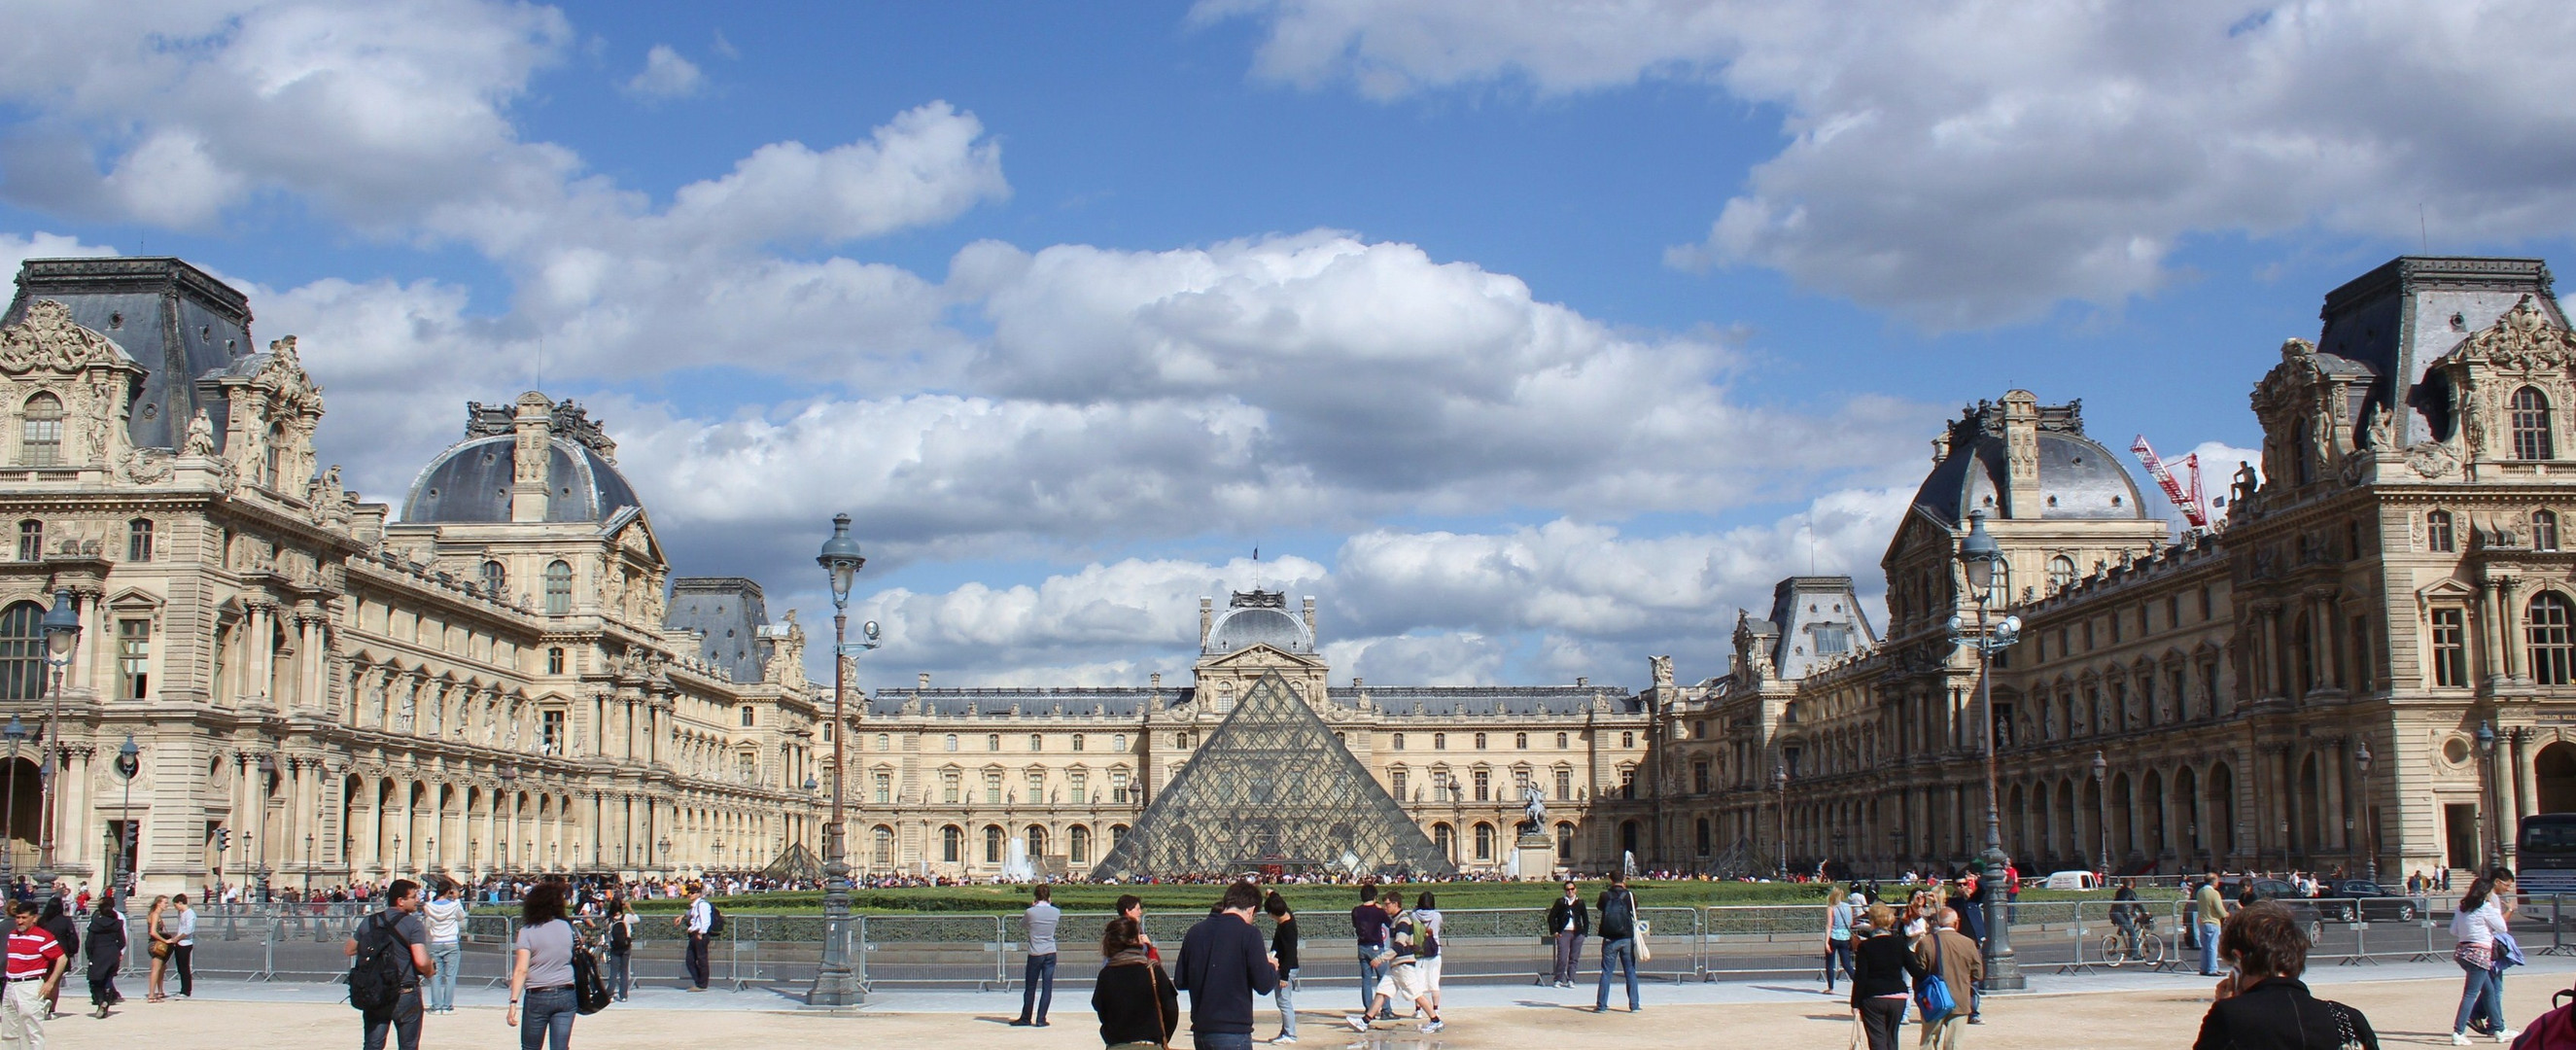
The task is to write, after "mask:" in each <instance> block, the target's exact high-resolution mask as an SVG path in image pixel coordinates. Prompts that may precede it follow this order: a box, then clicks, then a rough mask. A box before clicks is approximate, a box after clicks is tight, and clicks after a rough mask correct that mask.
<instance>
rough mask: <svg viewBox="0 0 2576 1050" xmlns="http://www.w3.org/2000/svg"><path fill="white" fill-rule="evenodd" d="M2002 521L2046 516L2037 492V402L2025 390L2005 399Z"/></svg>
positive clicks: (2009, 394)
mask: <svg viewBox="0 0 2576 1050" xmlns="http://www.w3.org/2000/svg"><path fill="white" fill-rule="evenodd" d="M2003 409H2004V465H2005V470H2006V480H2005V482H2004V495H2003V514H2002V516H2003V517H2006V518H2037V517H2040V516H2042V515H2044V514H2045V513H2046V511H2045V510H2044V509H2042V507H2041V505H2040V504H2041V502H2042V501H2043V499H2044V498H2045V497H2043V496H2041V495H2040V491H2039V398H2038V397H2037V396H2035V395H2033V394H2032V393H2031V392H2030V391H2028V390H2015V391H2012V392H2010V393H2007V394H2005V395H2004V405H2003Z"/></svg>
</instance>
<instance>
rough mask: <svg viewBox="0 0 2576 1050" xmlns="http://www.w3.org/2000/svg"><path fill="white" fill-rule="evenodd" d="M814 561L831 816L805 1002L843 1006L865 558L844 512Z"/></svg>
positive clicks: (849, 976) (853, 988)
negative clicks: (848, 807)
mask: <svg viewBox="0 0 2576 1050" xmlns="http://www.w3.org/2000/svg"><path fill="white" fill-rule="evenodd" d="M814 562H815V564H818V565H821V566H822V567H823V571H824V573H826V574H827V575H828V576H829V577H830V580H831V584H832V819H831V822H830V823H827V824H825V825H823V927H824V929H823V966H822V969H820V970H818V971H816V972H815V974H814V987H813V988H812V989H810V990H808V991H807V992H806V994H805V1005H807V1006H820V1007H848V1006H856V1005H858V1004H859V999H860V992H859V978H858V974H857V973H855V972H854V971H852V970H851V968H850V945H849V936H848V931H849V924H850V862H849V859H848V857H847V856H845V855H844V851H843V847H842V820H843V819H844V809H843V802H842V790H841V785H842V784H844V783H846V782H847V781H848V780H849V777H848V775H847V773H848V767H847V766H846V765H844V764H843V761H842V753H843V751H844V750H845V748H844V747H843V746H842V745H843V744H845V743H846V742H847V741H848V739H849V736H850V732H849V729H850V723H849V713H848V712H849V702H850V665H849V660H848V658H849V657H850V656H851V655H853V653H852V649H851V646H850V585H851V584H852V583H855V582H857V581H858V577H859V569H860V568H861V567H863V566H865V565H867V563H868V559H867V558H865V557H863V556H861V555H860V553H859V541H858V540H856V539H853V538H851V536H850V516H849V515H847V514H835V515H833V516H832V537H831V538H830V539H827V540H824V541H823V551H822V553H821V554H820V555H818V556H816V557H815V559H814ZM863 630H864V632H865V634H866V635H867V641H866V642H864V643H862V645H861V646H860V648H862V649H873V648H875V647H876V645H877V624H876V621H874V620H870V621H868V623H867V626H866V627H865V628H863Z"/></svg>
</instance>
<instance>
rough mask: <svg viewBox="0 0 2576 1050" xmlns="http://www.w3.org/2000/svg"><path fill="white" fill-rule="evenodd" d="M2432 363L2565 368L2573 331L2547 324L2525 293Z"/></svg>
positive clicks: (2573, 359)
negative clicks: (2478, 330) (2479, 330)
mask: <svg viewBox="0 0 2576 1050" xmlns="http://www.w3.org/2000/svg"><path fill="white" fill-rule="evenodd" d="M2436 363H2437V364H2445V365H2447V364H2470V363H2476V364H2486V365H2490V366H2493V367H2496V368H2500V369H2504V370H2507V371H2518V372H2532V371H2541V370H2545V369H2565V368H2567V367H2568V366H2569V365H2570V364H2571V363H2576V334H2571V333H2569V332H2568V331H2567V329H2564V328H2560V327H2558V326H2557V325H2554V324H2551V323H2550V320H2549V314H2548V313H2547V312H2546V311H2543V310H2542V309H2541V308H2540V306H2539V304H2538V303H2537V302H2535V301H2534V300H2533V299H2532V297H2531V296H2528V295H2526V296H2523V297H2522V299H2521V301H2519V302H2516V303H2514V304H2513V309H2511V310H2507V311H2505V312H2504V316H2502V317H2499V318H2496V322H2495V323H2494V324H2492V325H2488V326H2487V328H2486V330H2484V331H2481V332H2478V333H2477V334H2475V335H2472V336H2470V337H2468V338H2467V339H2463V340H2461V341H2460V345H2458V346H2455V347H2452V348H2451V352H2450V353H2447V354H2444V355H2442V359H2441V360H2440V361H2439V362H2436Z"/></svg>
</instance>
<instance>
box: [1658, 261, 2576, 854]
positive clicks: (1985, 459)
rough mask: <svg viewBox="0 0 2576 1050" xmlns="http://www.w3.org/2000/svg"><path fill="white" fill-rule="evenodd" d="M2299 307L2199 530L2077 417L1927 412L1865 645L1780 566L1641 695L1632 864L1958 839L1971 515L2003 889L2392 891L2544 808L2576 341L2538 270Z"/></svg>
mask: <svg viewBox="0 0 2576 1050" xmlns="http://www.w3.org/2000/svg"><path fill="white" fill-rule="evenodd" d="M2323 316H2324V328H2323V331H2322V333H2321V334H2320V335H2319V336H2318V338H2317V340H2316V341H2315V342H2310V341H2308V340H2305V339H2292V340H2289V341H2288V342H2286V343H2284V344H2283V345H2282V346H2281V348H2280V353H2279V359H2278V362H2277V363H2276V364H2274V365H2273V366H2272V367H2271V369H2270V371H2269V372H2268V373H2266V374H2264V375H2263V376H2262V377H2261V379H2260V380H2259V381H2258V382H2256V383H2255V384H2254V388H2253V395H2252V407H2253V410H2254V415H2255V418H2256V420H2257V421H2258V422H2259V423H2260V424H2261V426H2262V431H2263V447H2262V464H2261V471H2260V473H2259V474H2256V473H2254V472H2252V471H2247V472H2245V473H2244V474H2242V475H2240V476H2238V477H2236V478H2234V479H2233V480H2232V483H2231V484H2230V492H2229V493H2228V495H2227V497H2226V498H2225V499H2224V500H2223V503H2224V507H2223V515H2222V516H2221V517H2220V518H2218V519H2217V520H2215V521H2214V522H2213V525H2214V526H2215V527H2214V528H2213V529H2212V530H2208V531H2199V532H2187V533H2186V534H2184V535H2182V536H2180V537H2179V538H2177V537H2176V536H2174V535H2173V532H2172V530H2171V528H2170V527H2169V526H2168V525H2167V523H2166V522H2164V521H2162V520H2160V519H2157V518H2154V517H2151V516H2150V515H2149V512H2148V508H2147V506H2146V505H2145V503H2144V501H2143V500H2142V494H2141V492H2140V489H2139V486H2138V485H2137V483H2136V482H2134V481H2133V480H2132V479H2131V478H2130V476H2129V474H2128V472H2127V471H2126V470H2125V469H2123V468H2122V466H2121V465H2120V464H2119V462H2118V457H2117V456H2116V455H2115V454H2114V453H2113V451H2112V449H2111V448H2110V447H2108V446H2106V445H2104V444H2103V443H2102V442H2099V441H2096V440H2094V439H2093V438H2092V437H2090V436H2088V435H2087V434H2086V433H2085V430H2084V419H2083V416H2082V414H2081V412H2080V408H2079V406H2078V405H2077V404H2074V403H2069V404H2065V405H2044V404H2041V403H2039V401H2038V399H2037V398H2035V397H2034V396H2032V395H2031V394H2030V393H2028V392H2026V391H2020V390H2015V391H2012V392H2009V393H2007V394H2005V395H2004V396H2003V398H2002V399H2001V400H2000V401H1994V402H1987V403H1981V404H1979V405H1976V406H1974V407H1973V408H1971V409H1969V410H1968V411H1967V412H1966V413H1965V414H1964V415H1963V416H1962V417H1961V418H1959V419H1958V420H1956V421H1955V422H1953V423H1951V424H1950V425H1949V426H1948V427H1947V428H1946V430H1945V431H1944V432H1943V433H1942V434H1940V435H1939V436H1938V437H1936V439H1935V440H1934V442H1933V452H1934V455H1933V467H1932V470H1931V473H1930V474H1929V475H1928V476H1927V477H1926V478H1925V479H1924V481H1923V484H1922V487H1921V489H1920V490H1919V491H1918V492H1917V493H1916V494H1915V497H1914V500H1913V503H1912V506H1911V508H1910V509H1909V512H1908V513H1907V514H1906V515H1905V518H1904V520H1903V522H1902V523H1901V524H1900V525H1899V526H1898V528H1897V530H1896V534H1895V536H1894V537H1892V538H1891V541H1890V543H1889V545H1888V549H1887V555H1886V557H1885V559H1884V561H1883V563H1882V564H1883V567H1884V569H1885V571H1886V576H1887V609H1888V612H1887V616H1888V621H1889V622H1888V625H1887V634H1886V637H1885V638H1884V639H1883V640H1871V641H1857V640H1847V637H1846V636H1844V635H1842V634H1841V633H1840V632H1837V631H1831V630H1828V629H1826V628H1822V627H1815V626H1813V625H1811V624H1810V622H1809V621H1810V619H1811V618H1812V617H1813V616H1814V615H1815V612H1814V610H1816V609H1817V608H1818V607H1819V604H1820V603H1822V604H1825V605H1831V604H1832V603H1833V602H1836V601H1840V600H1842V599H1844V598H1846V597H1847V596H1848V594H1849V581H1848V580H1844V579H1812V578H1800V579H1796V580H1791V581H1788V582H1784V583H1783V584H1782V585H1781V592H1780V594H1781V597H1780V600H1779V601H1778V602H1776V603H1775V605H1774V608H1773V610H1772V613H1771V616H1770V618H1769V619H1767V620H1756V619H1753V618H1751V617H1750V616H1749V615H1748V616H1746V617H1744V618H1743V620H1742V621H1741V622H1740V623H1739V625H1738V627H1737V629H1736V632H1735V639H1734V640H1735V651H1734V657H1733V660H1732V666H1731V667H1730V668H1729V669H1728V671H1727V673H1726V674H1724V675H1722V676H1720V677H1717V678H1712V679H1709V680H1707V681H1705V682H1703V683H1701V684H1699V685H1697V686H1693V687H1689V688H1687V689H1681V690H1675V691H1674V692H1673V693H1672V694H1670V695H1666V694H1665V693H1663V692H1662V691H1661V690H1658V691H1655V692H1653V693H1650V694H1649V695H1648V697H1647V699H1648V703H1649V704H1650V706H1653V707H1656V708H1658V709H1670V710H1673V711H1675V712H1676V714H1675V715H1674V716H1672V719H1671V721H1672V722H1673V724H1675V725H1687V726H1688V727H1689V731H1688V732H1686V733H1680V734H1676V736H1675V739H1674V741H1673V747H1672V748H1671V751H1672V755H1671V757H1670V759H1669V760H1667V761H1662V762H1661V763H1660V764H1659V766H1658V771H1659V773H1660V775H1661V776H1662V778H1663V780H1662V783H1661V785H1660V787H1661V788H1662V789H1663V790H1662V792H1661V794H1662V795H1663V796H1664V797H1666V798H1669V799H1672V800H1673V804H1671V805H1669V806H1665V807H1660V808H1659V816H1658V819H1657V823H1656V830H1657V842H1658V844H1659V845H1660V846H1661V847H1662V849H1661V852H1660V853H1659V854H1658V858H1657V859H1658V860H1659V861H1662V862H1670V863H1693V862H1698V861H1700V860H1701V859H1702V858H1709V857H1712V855H1713V847H1712V842H1714V843H1715V844H1716V846H1715V847H1714V849H1715V852H1719V853H1722V852H1723V850H1724V848H1725V847H1726V846H1728V845H1734V846H1735V847H1737V848H1738V850H1739V851H1740V855H1741V856H1748V857H1755V858H1759V860H1758V862H1757V863H1756V864H1754V865H1752V866H1755V867H1769V866H1771V865H1772V864H1775V863H1777V862H1778V860H1779V859H1780V858H1781V857H1783V856H1784V855H1785V857H1786V858H1787V859H1788V861H1789V863H1791V864H1793V865H1796V866H1800V867H1805V866H1809V865H1812V864H1813V863H1815V862H1816V861H1818V860H1821V859H1825V858H1833V859H1838V860H1845V861H1851V862H1855V863H1858V864H1861V865H1864V866H1874V867H1882V868H1884V867H1887V866H1890V865H1910V864H1916V863H1948V862H1959V861H1964V860H1965V859H1966V858H1968V857H1969V856H1971V855H1972V854H1973V853H1974V852H1975V851H1976V850H1977V849H1979V848H1981V846H1982V843H1983V839H1984V814H1985V781H1984V768H1983V759H1982V756H1983V751H1982V748H1983V747H1984V734H1983V733H1982V732H1981V725H1982V723H1981V718H1982V716H1981V714H1980V712H1979V709H1978V707H1977V702H1976V685H1977V682H1976V659H1975V650H1974V649H1973V648H1961V647H1958V646H1956V645H1954V644H1953V641H1952V628H1951V626H1950V624H1951V622H1952V618H1953V617H1959V618H1961V619H1962V620H1963V621H1964V623H1965V624H1966V625H1968V627H1967V629H1968V630H1970V631H1973V630H1974V629H1975V628H1974V624H1975V623H1976V622H1977V613H1976V606H1975V605H1974V603H1973V601H1972V600H1971V597H1970V596H1969V595H1967V594H1966V593H1965V583H1964V578H1963V576H1962V575H1961V573H1960V570H1959V569H1958V565H1957V561H1956V554H1957V551H1958V544H1959V542H1960V540H1961V539H1962V538H1963V537H1964V536H1965V535H1966V533H1967V531H1968V528H1969V522H1968V515H1970V514H1971V513H1974V512H1983V513H1984V514H1985V517H1986V527H1987V529H1988V530H1989V532H1990V533H1991V534H1992V535H1993V536H1994V537H1995V539H1996V541H1997V542H1998V543H1999V544H2000V545H2001V547H2002V549H2003V551H2004V552H2005V553H2006V555H2007V556H2008V559H2009V566H2010V573H2009V580H2008V582H2007V583H2006V584H2005V585H2004V587H2003V595H2002V596H2003V597H2004V598H2005V599H2006V600H2007V602H2006V605H2007V607H2005V608H1999V609H1998V610H1996V613H1995V615H1996V616H1997V617H2000V616H2001V615H2002V614H2003V613H2004V612H2010V613H2014V614H2017V615H2019V616H2020V617H2021V618H2022V620H2023V622H2024V630H2023V632H2022V636H2021V637H2022V640H2021V642H2020V643H2019V644H2017V645H2014V646H2012V647H2011V648H2009V649H2006V650H2004V651H2003V653H2002V654H2001V656H2000V659H1999V662H1998V663H1997V666H1996V668H1995V670H1994V672H1993V673H1994V712H1993V715H1994V736H1995V739H1996V741H1997V758H1998V763H1999V766H2000V770H2001V774H2000V780H2001V784H2000V791H1999V800H2000V809H2001V812H2002V826H2003V832H2004V843H2005V846H2006V848H2007V849H2008V850H2009V851H2010V852H2011V853H2012V854H2013V855H2014V856H2015V857H2016V858H2019V859H2020V863H2021V866H2022V867H2023V868H2024V870H2041V871H2045V870H2051V869H2054V868H2067V867H2078V866H2082V867H2091V866H2093V865H2094V864H2096V863H2098V862H2100V861H2101V860H2103V859H2104V858H2107V859H2108V860H2109V862H2110V864H2111V866H2112V867H2113V868H2115V869H2118V870H2123V871H2161V872H2174V871H2177V870H2198V869H2202V868H2205V867H2208V866H2212V865H2216V866H2220V867H2225V868H2230V869H2243V868H2273V869H2280V868H2301V869H2314V870H2332V869H2337V868H2342V869H2347V870H2350V871H2351V872H2353V873H2354V874H2355V875H2359V874H2361V873H2362V872H2364V871H2366V870H2369V869H2370V868H2371V867H2372V866H2373V865H2374V863H2375V866H2376V868H2377V870H2378V871H2379V872H2380V873H2382V874H2383V875H2385V876H2387V877H2390V878H2392V879H2393V878H2395V877H2396V875H2397V874H2398V873H2400V872H2413V871H2419V870H2420V871H2428V872H2429V871H2432V870H2435V869H2438V868H2441V867H2445V866H2448V867H2454V868H2465V867H2470V866H2473V865H2474V864H2475V863H2476V862H2477V860H2478V859H2479V858H2480V857H2483V856H2487V855H2489V854H2490V853H2491V852H2493V851H2494V850H2495V848H2496V846H2497V845H2498V844H2500V845H2501V846H2502V847H2503V850H2504V852H2506V853H2507V854H2509V853H2510V851H2511V847H2512V840H2513V837H2514V833H2513V832H2514V828H2515V826H2516V822H2517V821H2518V820H2519V818H2521V817H2523V816H2526V815H2529V814H2533V813H2543V812H2560V811H2567V810H2576V545H2571V543H2570V540H2569V539H2568V538H2566V537H2563V536H2562V532H2561V529H2562V524H2563V520H2562V519H2563V517H2564V516H2566V515H2576V431H2571V429H2570V419H2571V414H2570V410H2571V408H2576V335H2571V333H2570V332H2569V330H2568V324H2567V319H2566V318H2565V317H2564V316H2563V315H2562V314H2561V313H2560V310H2559V306H2558V302H2557V299H2556V297H2555V296H2554V295H2553V294H2552V291H2551V288H2550V278H2549V273H2548V270H2547V268H2546V267H2545V266H2544V265H2543V264H2542V263H2541V262H2540V261H2538V260H2529V259H2472V258H2415V257H2408V258H2401V259H2397V260H2395V261H2393V262H2390V263H2388V264H2387V265H2385V266H2382V267H2380V268H2378V269H2376V270H2373V271H2371V272H2370V273H2368V274H2365V275H2363V276H2361V277H2359V278H2356V279H2354V280H2353V281H2351V282H2350V283H2348V284H2345V285H2344V286H2343V287H2341V288H2338V289H2335V290H2334V291H2333V292H2331V293H2329V294H2328V295H2327V296H2326V299H2325V308H2324V311H2323ZM2481 726H2491V727H2492V731H2491V733H2490V734H2488V735H2487V737H2486V739H2487V740H2489V741H2491V742H2492V748H2491V750H2489V749H2484V748H2482V747H2481V746H2480V734H2479V729H2480V727H2481ZM1703 727H1705V729H1704V730H1703ZM2365 755H2367V756H2368V759H2367V760H2366V761H2365V759H2364V756H2365ZM1684 771H1687V775H1685V773H1684ZM1783 836H1785V846H1784V845H1783V844H1782V843H1783Z"/></svg>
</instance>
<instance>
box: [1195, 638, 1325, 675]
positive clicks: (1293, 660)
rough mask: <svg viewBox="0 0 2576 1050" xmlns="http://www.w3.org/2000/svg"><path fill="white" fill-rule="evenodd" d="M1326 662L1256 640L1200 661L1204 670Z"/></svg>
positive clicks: (1318, 665) (1259, 667) (1289, 665)
mask: <svg viewBox="0 0 2576 1050" xmlns="http://www.w3.org/2000/svg"><path fill="white" fill-rule="evenodd" d="M1322 666H1324V662H1323V661H1322V660H1321V659H1319V658H1317V657H1312V656H1300V655H1298V654H1296V653H1292V652H1289V651H1287V650H1285V649H1279V648H1274V647H1272V646H1270V645H1267V644H1264V643H1261V642H1254V643H1252V644H1251V645H1247V646H1245V647H1243V648H1241V649H1237V650H1235V651H1233V652H1230V653H1226V654H1224V655H1222V656H1211V657H1208V658H1206V659H1203V660H1200V661H1199V667H1200V668H1201V669H1202V670H1236V669H1243V670H1257V669H1261V668H1270V667H1322Z"/></svg>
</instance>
